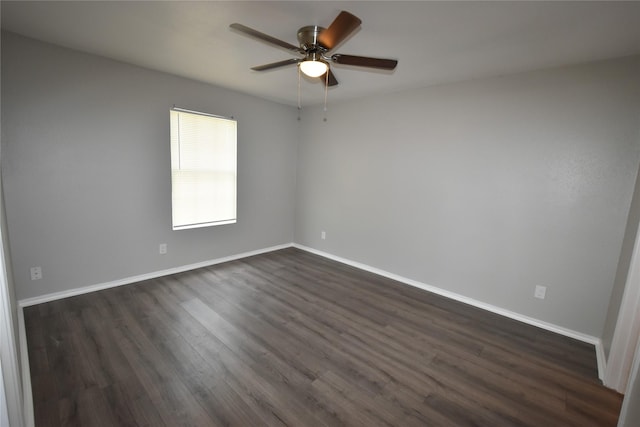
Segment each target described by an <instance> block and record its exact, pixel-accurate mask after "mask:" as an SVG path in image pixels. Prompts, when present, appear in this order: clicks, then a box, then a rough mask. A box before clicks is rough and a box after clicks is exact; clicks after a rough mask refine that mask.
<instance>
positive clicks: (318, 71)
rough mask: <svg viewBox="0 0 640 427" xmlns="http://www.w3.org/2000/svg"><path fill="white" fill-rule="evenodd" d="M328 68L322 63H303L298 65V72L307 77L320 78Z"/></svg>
mask: <svg viewBox="0 0 640 427" xmlns="http://www.w3.org/2000/svg"><path fill="white" fill-rule="evenodd" d="M328 68H329V67H328V66H327V64H326V63H324V62H322V61H304V62H301V63H300V70H302V72H303V73H305V74H306V75H307V76H309V77H320V76H321V75H323V74H324V73H326V72H327V69H328Z"/></svg>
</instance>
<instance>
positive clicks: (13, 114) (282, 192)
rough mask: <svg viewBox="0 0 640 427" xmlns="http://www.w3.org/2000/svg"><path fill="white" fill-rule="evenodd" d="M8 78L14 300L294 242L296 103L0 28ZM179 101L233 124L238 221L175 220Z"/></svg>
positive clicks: (5, 131)
mask: <svg viewBox="0 0 640 427" xmlns="http://www.w3.org/2000/svg"><path fill="white" fill-rule="evenodd" d="M2 88H3V91H2V106H3V108H2V124H3V126H2V144H3V147H2V149H3V157H2V167H3V168H2V169H3V170H2V172H3V177H4V188H5V196H6V209H7V220H8V226H9V238H10V247H11V256H12V260H13V267H14V268H13V273H14V279H15V286H16V294H17V297H18V298H19V299H23V298H29V297H34V296H39V295H43V294H49V293H53V292H59V291H64V290H69V289H73V288H78V287H84V286H89V285H94V284H99V283H104V282H108V281H112V280H118V279H123V278H127V277H131V276H135V275H139V274H145V273H150V272H154V271H160V270H164V269H168V268H172V267H177V266H182V265H188V264H191V263H196V262H200V261H206V260H211V259H215V258H219V257H223V256H228V255H233V254H237V253H242V252H245V251H252V250H257V249H261V248H266V247H270V246H273V245H278V244H284V243H290V242H291V241H292V240H293V226H292V224H293V221H294V218H293V215H294V188H295V162H296V157H295V155H296V154H295V153H296V144H297V135H298V122H297V112H296V110H295V109H294V108H291V107H286V106H283V105H279V104H275V103H272V102H268V101H264V100H261V99H258V98H254V97H250V96H246V95H242V94H239V93H237V92H232V91H228V90H224V89H220V88H216V87H213V86H210V85H206V84H202V83H198V82H194V81H191V80H187V79H183V78H179V77H175V76H171V75H167V74H162V73H158V72H155V71H150V70H147V69H142V68H138V67H134V66H130V65H127V64H123V63H119V62H115V61H111V60H107V59H104V58H100V57H96V56H92V55H86V54H82V53H79V52H75V51H71V50H68V49H63V48H58V47H55V46H52V45H48V44H43V43H40V42H36V41H34V40H30V39H26V38H23V37H20V36H17V35H14V34H3V37H2ZM174 104H176V105H178V106H181V107H186V108H191V109H195V110H201V111H207V112H211V113H215V114H220V115H233V116H234V117H235V118H236V119H237V120H238V129H239V130H238V175H239V176H238V223H237V224H234V225H227V226H220V227H213V228H207V229H193V230H183V231H172V230H171V191H170V188H171V187H170V185H171V173H170V150H169V109H170V108H171V107H172V105H174ZM160 243H167V244H168V249H169V253H168V254H167V255H164V256H160V255H159V254H158V245H159V244H160ZM32 266H41V267H42V272H43V279H42V280H38V281H31V280H30V278H29V268H30V267H32Z"/></svg>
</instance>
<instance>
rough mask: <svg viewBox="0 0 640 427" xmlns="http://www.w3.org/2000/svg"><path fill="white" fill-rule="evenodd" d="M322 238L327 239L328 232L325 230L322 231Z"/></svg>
mask: <svg viewBox="0 0 640 427" xmlns="http://www.w3.org/2000/svg"><path fill="white" fill-rule="evenodd" d="M320 238H321V239H322V240H324V239H326V238H327V233H326V232H325V231H321V232H320Z"/></svg>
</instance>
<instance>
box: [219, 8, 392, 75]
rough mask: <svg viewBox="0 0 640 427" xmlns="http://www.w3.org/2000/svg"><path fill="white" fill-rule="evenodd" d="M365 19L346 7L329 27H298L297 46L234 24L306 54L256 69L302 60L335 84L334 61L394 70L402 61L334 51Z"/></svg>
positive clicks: (309, 70)
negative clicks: (332, 51)
mask: <svg viewBox="0 0 640 427" xmlns="http://www.w3.org/2000/svg"><path fill="white" fill-rule="evenodd" d="M361 23H362V21H361V20H360V19H359V18H358V17H356V16H354V15H352V14H350V13H349V12H346V11H342V12H340V14H339V15H338V16H337V17H336V19H334V21H333V22H332V23H331V25H329V27H328V28H323V27H319V26H317V25H309V26H306V27H302V28H300V29H299V30H298V42H299V43H300V46H294V45H292V44H289V43H287V42H285V41H282V40H279V39H277V38H275V37H271V36H270V35H267V34H264V33H261V32H260V31H257V30H254V29H253V28H249V27H247V26H245V25H242V24H238V23H234V24H231V25H230V27H231V28H233V29H235V30H238V31H240V32H242V33H245V34H247V35H249V36H252V37H255V38H257V39H260V40H262V41H265V42H267V43H270V44H272V45H274V46H278V47H282V48H285V49H287V50H289V51H291V52H294V53H297V54H301V55H303V57H302V58H291V59H285V60H284V61H278V62H273V63H271V64H265V65H258V66H256V67H251V69H252V70H255V71H266V70H271V69H274V68H279V67H284V66H287V65H293V64H300V71H302V72H303V73H304V74H306V75H307V76H309V77H319V78H322V80H323V81H324V82H325V84H326V85H327V86H335V85H337V84H338V80H336V77H335V76H334V75H333V73H332V72H331V68H329V64H330V63H334V64H341V65H353V66H356V67H368V68H377V69H382V70H393V69H395V68H396V65H398V61H396V60H395V59H382V58H370V57H367V56H355V55H343V54H340V53H334V54H330V52H331V50H333V49H334V48H335V47H336V46H338V45H339V44H340V43H341V42H342V41H344V40H345V39H346V38H347V37H348V36H349V35H350V34H351V33H353V32H354V31H355V30H356V29H357V28H358V27H359V26H360V24H361Z"/></svg>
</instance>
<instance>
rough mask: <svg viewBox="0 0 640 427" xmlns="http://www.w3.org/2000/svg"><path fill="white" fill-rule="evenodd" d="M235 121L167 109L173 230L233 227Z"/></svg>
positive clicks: (234, 213)
mask: <svg viewBox="0 0 640 427" xmlns="http://www.w3.org/2000/svg"><path fill="white" fill-rule="evenodd" d="M236 146H237V122H236V121H235V120H231V119H225V118H221V117H216V116H212V115H208V114H205V113H197V112H192V111H187V110H179V109H175V108H174V109H172V110H171V203H172V221H173V229H174V230H182V229H186V228H196V227H208V226H212V225H222V224H232V223H235V222H236V163H237V162H236Z"/></svg>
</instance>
